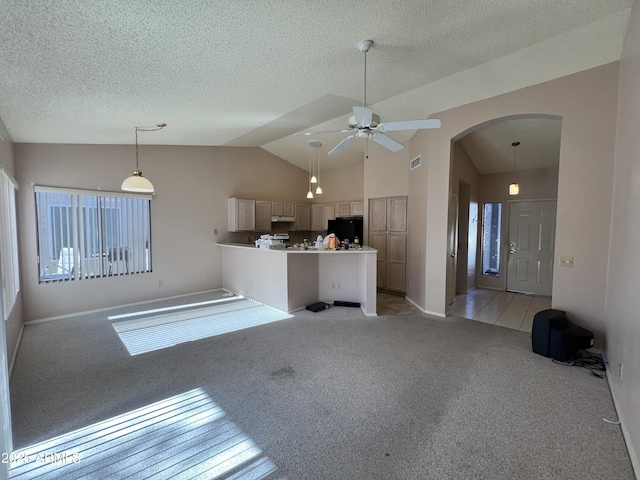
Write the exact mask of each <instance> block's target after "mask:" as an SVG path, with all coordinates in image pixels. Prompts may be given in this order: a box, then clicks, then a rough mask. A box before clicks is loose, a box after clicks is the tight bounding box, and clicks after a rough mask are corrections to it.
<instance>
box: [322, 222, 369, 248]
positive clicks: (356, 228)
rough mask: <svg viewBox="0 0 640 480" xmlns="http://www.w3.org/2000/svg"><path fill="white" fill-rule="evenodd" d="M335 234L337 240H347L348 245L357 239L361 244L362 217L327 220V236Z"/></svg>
mask: <svg viewBox="0 0 640 480" xmlns="http://www.w3.org/2000/svg"><path fill="white" fill-rule="evenodd" d="M330 233H335V234H336V238H337V239H338V240H344V239H345V238H348V239H349V243H353V240H354V239H355V238H356V237H358V239H359V240H360V245H363V243H362V217H342V218H336V219H335V220H329V223H328V229H327V235H329V234H330Z"/></svg>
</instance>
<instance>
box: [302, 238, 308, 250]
mask: <svg viewBox="0 0 640 480" xmlns="http://www.w3.org/2000/svg"><path fill="white" fill-rule="evenodd" d="M302 248H304V249H305V250H309V240H307V239H306V238H305V239H304V242H302Z"/></svg>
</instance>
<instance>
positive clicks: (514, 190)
mask: <svg viewBox="0 0 640 480" xmlns="http://www.w3.org/2000/svg"><path fill="white" fill-rule="evenodd" d="M518 145H520V142H513V143H512V144H511V146H512V147H513V175H514V176H515V175H516V151H517V150H518ZM519 194H520V185H518V184H517V183H516V182H512V183H511V184H510V185H509V195H519Z"/></svg>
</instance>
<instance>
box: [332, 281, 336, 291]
mask: <svg viewBox="0 0 640 480" xmlns="http://www.w3.org/2000/svg"><path fill="white" fill-rule="evenodd" d="M335 289H336V282H331V290H335Z"/></svg>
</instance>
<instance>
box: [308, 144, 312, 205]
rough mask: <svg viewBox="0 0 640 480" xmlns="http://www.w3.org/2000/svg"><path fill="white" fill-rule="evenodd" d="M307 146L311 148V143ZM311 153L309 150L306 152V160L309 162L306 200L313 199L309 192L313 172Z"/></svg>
mask: <svg viewBox="0 0 640 480" xmlns="http://www.w3.org/2000/svg"><path fill="white" fill-rule="evenodd" d="M309 146H311V142H309ZM311 152H312V150H311V149H309V151H308V160H309V191H308V192H307V198H313V192H312V191H311V176H312V174H313V172H312V170H313V163H312V160H311V156H312V155H311Z"/></svg>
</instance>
